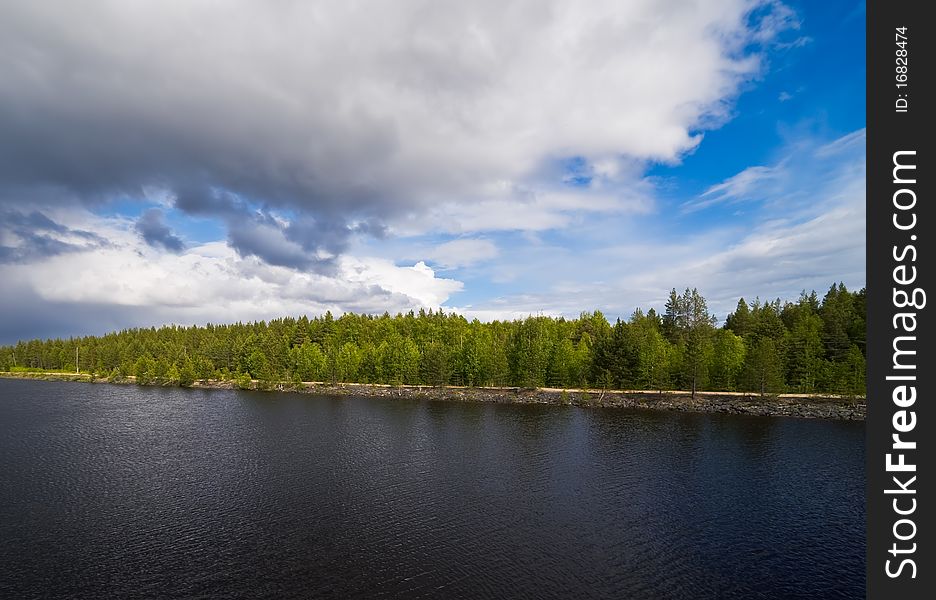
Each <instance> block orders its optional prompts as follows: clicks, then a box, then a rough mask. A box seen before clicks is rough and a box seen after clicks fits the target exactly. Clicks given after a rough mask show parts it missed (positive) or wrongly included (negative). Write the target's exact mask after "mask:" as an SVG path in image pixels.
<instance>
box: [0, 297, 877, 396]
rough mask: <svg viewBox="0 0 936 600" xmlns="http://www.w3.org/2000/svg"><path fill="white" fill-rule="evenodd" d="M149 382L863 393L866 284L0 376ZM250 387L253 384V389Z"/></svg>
mask: <svg viewBox="0 0 936 600" xmlns="http://www.w3.org/2000/svg"><path fill="white" fill-rule="evenodd" d="M76 347H77V348H78V349H79V352H78V359H79V362H80V364H79V365H77V368H79V369H81V370H82V371H84V372H90V373H93V374H95V375H96V376H98V377H102V378H120V377H124V376H128V375H132V376H135V377H136V378H137V382H138V383H141V384H159V385H181V386H190V385H192V384H193V383H194V382H195V381H198V380H208V379H219V380H232V381H236V382H241V383H242V384H245V385H246V383H249V382H250V380H251V379H255V380H259V381H260V382H261V385H267V384H273V383H278V382H300V381H324V382H348V383H352V382H353V383H385V384H394V385H400V384H421V385H436V386H438V385H466V386H519V387H556V388H572V387H597V388H607V389H612V388H613V389H646V390H671V389H682V390H690V391H692V392H695V391H696V390H717V391H745V392H754V393H781V392H799V393H834V394H847V395H862V394H864V392H865V290H864V289H862V290H861V291H858V292H850V291H848V290H847V289H846V288H845V286H844V285H843V284H841V283H839V284H837V285H832V286H831V287H830V288H829V290H828V292H827V293H826V294H825V296H824V297H823V298H822V300H821V301H820V300H819V298H818V296H817V294H816V292H812V293H809V294H807V293H805V292H803V293H802V294H801V295H800V297H799V299H798V300H797V301H795V302H791V301H787V302H781V300H780V299H776V300H774V301H769V302H762V301H760V300H758V299H756V300H754V301H753V302H752V303H750V304H749V303H748V302H746V301H745V300H744V299H743V298H741V299H740V300H739V301H738V304H737V307H736V308H735V311H734V312H732V313H731V314H729V315H728V317H727V319H726V320H725V323H724V325H723V326H722V327H720V328H718V327H716V319H715V317H714V316H713V315H712V314H711V313H710V312H709V310H708V307H707V305H706V301H705V298H703V297H702V295H701V294H699V292H698V290H695V289H692V290H690V289H686V290H685V291H684V292H683V293H681V294H680V293H678V292H677V291H676V290H675V289H673V290H672V291H671V292H670V295H669V299H668V301H667V303H666V307H665V310H664V313H663V314H657V313H656V311H654V310H653V309H650V310H648V311H647V312H646V313H644V312H643V311H642V310H640V309H637V310H635V311H634V313H633V314H632V315H631V316H630V318H629V319H627V320H626V321H624V320H620V319H618V320H616V321H615V322H614V323H613V324H612V323H610V322H609V321H608V320H607V319H606V318H605V317H604V315H603V314H602V313H601V312H600V311H593V312H590V313H589V312H583V313H582V314H581V315H580V316H579V318H577V319H565V318H562V317H559V318H553V317H542V316H536V317H534V316H530V317H528V318H526V319H521V320H514V321H492V322H490V323H482V322H480V321H478V320H473V321H468V320H467V319H466V318H465V317H464V316H461V315H458V314H454V313H452V314H445V313H443V312H442V311H435V312H433V311H425V310H420V311H418V312H413V311H410V312H408V313H406V314H398V315H396V316H390V315H389V314H386V313H385V314H383V315H380V316H375V315H359V314H352V313H347V314H344V315H342V316H341V317H339V318H335V317H334V316H333V315H332V314H331V313H326V314H325V315H322V316H320V317H315V318H312V319H309V318H308V317H305V316H303V317H300V318H298V319H296V318H283V319H275V320H272V321H269V322H264V321H260V322H255V323H235V324H231V325H211V324H209V325H206V326H193V327H177V326H167V327H161V328H158V329H157V328H155V327H152V328H148V329H147V328H141V329H127V330H124V331H121V332H119V333H111V334H107V335H104V336H88V337H82V338H69V339H50V340H31V341H21V342H19V343H17V344H16V345H15V346H4V347H0V370H3V371H9V370H11V369H38V370H66V371H74V370H75V369H76V365H75V355H76V352H75V351H76ZM245 382H246V383H245Z"/></svg>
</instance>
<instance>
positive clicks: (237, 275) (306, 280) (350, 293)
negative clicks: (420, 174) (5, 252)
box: [0, 213, 462, 341]
mask: <svg viewBox="0 0 936 600" xmlns="http://www.w3.org/2000/svg"><path fill="white" fill-rule="evenodd" d="M83 217H84V219H85V220H86V223H85V224H86V225H87V224H89V223H90V224H91V225H92V226H93V227H94V228H95V231H96V232H97V233H96V234H93V235H100V236H106V238H107V239H108V240H111V241H110V243H109V244H106V245H101V244H96V245H88V246H86V247H84V248H81V249H75V250H74V251H72V252H68V253H50V254H48V255H46V256H44V257H43V258H42V259H41V260H34V261H32V262H30V263H29V264H25V263H22V262H20V263H17V264H7V265H4V266H3V268H2V271H0V273H2V276H3V280H4V294H3V296H4V299H3V303H2V304H3V305H4V306H5V309H6V311H7V312H5V313H4V314H5V316H4V318H3V319H0V340H3V341H15V339H17V337H18V336H21V335H28V336H30V337H31V336H34V335H36V331H43V330H45V328H46V327H47V326H48V323H57V322H58V321H60V319H57V317H56V313H57V312H60V311H61V310H62V307H64V306H72V307H76V310H80V312H81V314H82V315H84V317H85V319H87V320H86V321H85V322H77V321H76V322H71V323H66V324H64V325H62V326H63V327H65V328H66V329H65V332H67V333H103V331H101V329H100V328H101V327H103V326H107V325H109V324H111V323H112V322H116V323H119V326H120V327H127V326H149V325H153V324H158V323H170V322H171V323H181V324H192V323H205V322H209V321H210V322H233V321H237V320H249V319H270V318H278V317H282V316H284V315H300V314H319V313H322V312H324V311H326V310H331V311H332V312H334V313H343V312H346V311H352V312H367V313H382V312H384V311H391V312H396V311H406V310H410V309H418V308H433V309H437V308H439V307H440V306H441V305H443V304H444V303H445V301H446V300H447V299H448V298H449V297H450V296H451V295H452V294H454V293H456V292H458V291H460V290H461V289H462V284H461V282H459V281H456V280H453V279H446V278H440V277H437V276H436V274H435V272H434V271H433V269H431V268H430V267H428V266H427V265H426V264H425V263H422V262H417V263H415V264H411V265H409V266H406V265H404V266H398V265H396V264H394V263H393V262H391V261H389V260H387V259H384V258H378V257H367V256H360V257H352V256H342V257H339V258H337V259H336V261H335V267H334V274H333V275H324V274H321V273H317V272H313V271H308V272H302V271H297V270H295V269H292V268H288V267H284V266H274V265H270V264H268V263H266V262H264V261H260V260H258V259H257V258H255V257H246V258H245V257H242V256H241V255H240V254H238V252H237V251H236V250H234V249H233V248H231V247H230V246H229V245H228V244H226V243H224V242H223V241H218V242H210V243H205V244H199V245H194V246H192V247H189V248H187V249H184V250H182V251H180V252H177V253H171V252H165V251H162V249H161V248H154V247H153V246H151V245H150V244H148V243H146V242H145V241H143V240H142V239H141V237H140V236H139V234H138V233H137V231H136V224H135V223H134V222H130V221H127V220H124V219H101V218H97V217H94V216H92V215H88V214H87V213H84V215H83ZM61 227H62V228H63V229H64V230H65V231H73V230H71V229H68V228H66V227H64V226H61ZM26 299H28V302H27V300H26ZM115 315H119V318H116V319H115ZM44 319H48V321H47V323H46V325H41V324H42V323H43V321H44ZM37 324H38V325H37ZM27 325H28V327H27ZM37 327H38V329H37ZM62 333H63V331H62V330H61V329H60V330H59V331H58V332H57V333H56V335H62Z"/></svg>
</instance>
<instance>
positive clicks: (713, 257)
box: [0, 0, 865, 343]
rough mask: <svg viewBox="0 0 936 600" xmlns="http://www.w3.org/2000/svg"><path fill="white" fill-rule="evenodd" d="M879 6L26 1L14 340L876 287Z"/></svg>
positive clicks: (15, 201) (11, 220)
mask: <svg viewBox="0 0 936 600" xmlns="http://www.w3.org/2000/svg"><path fill="white" fill-rule="evenodd" d="M864 28H865V9H864V2H853V1H852V2H839V1H829V2H777V1H766V2H765V1H757V0H755V1H742V0H717V1H709V0H697V1H694V2H693V1H679V0H672V1H666V2H660V1H658V0H633V1H627V2H622V1H621V0H609V1H604V0H594V1H590V2H580V1H578V0H530V1H514V0H497V1H486V0H478V1H474V2H437V1H429V0H398V1H395V2H382V1H379V0H362V1H360V2H354V3H335V2H313V1H310V2H295V1H290V0H276V1H260V0H232V1H230V2H225V3H219V2H215V1H207V0H164V1H162V2H156V3H154V2H143V1H142V0H140V1H137V0H120V1H118V0H109V1H104V0H89V1H88V2H83V3H80V6H79V5H78V4H76V3H73V2H69V1H61V2H56V1H44V2H2V3H0V282H2V292H0V343H11V342H15V341H16V340H19V339H31V338H36V337H40V338H45V337H65V336H71V335H85V334H103V333H107V332H109V331H114V330H119V329H124V328H128V327H140V326H146V327H148V326H159V325H163V324H169V323H175V324H181V325H191V324H204V323H207V322H212V323H224V322H235V321H251V320H257V319H270V318H279V317H284V316H299V315H303V314H305V315H309V316H313V315H318V314H322V313H324V312H325V311H326V310H330V311H331V312H332V313H333V314H336V315H337V314H340V313H343V312H348V311H350V312H366V313H377V314H382V313H383V312H385V311H387V312H390V313H391V314H395V313H396V312H400V311H408V310H411V309H417V310H418V309H419V308H429V309H439V308H441V309H443V310H445V311H447V312H448V311H455V312H458V313H462V314H464V315H465V316H466V317H468V318H469V319H471V318H478V319H481V320H483V321H487V320H492V319H511V318H522V317H526V316H528V315H538V314H543V315H557V316H558V315H564V316H566V317H575V316H577V315H579V314H580V313H581V312H582V311H592V310H595V309H598V310H601V311H602V312H604V313H605V315H606V316H608V317H609V318H610V319H612V320H613V319H616V318H619V317H620V318H625V319H626V318H627V317H628V316H629V315H630V314H631V313H632V312H633V311H634V309H635V308H638V307H640V308H642V309H644V310H646V309H648V308H650V307H654V308H656V309H657V310H660V309H662V307H663V305H664V303H665V301H666V298H667V296H668V294H669V291H670V290H671V289H672V288H676V289H678V290H680V291H681V290H683V289H685V288H687V287H688V288H698V290H699V291H700V292H701V293H702V294H703V296H705V298H706V299H707V300H708V305H709V308H710V309H711V310H712V312H714V313H715V315H716V316H717V317H718V318H719V319H720V320H722V319H724V318H725V316H726V315H727V314H728V313H729V312H730V311H731V310H733V309H734V307H735V305H736V303H737V301H738V298H739V297H742V296H743V297H745V298H747V299H748V300H751V299H753V298H755V297H760V298H762V299H773V298H778V297H779V298H781V299H784V300H795V299H796V298H797V297H798V296H799V294H800V292H801V291H803V290H806V291H809V290H816V291H818V292H819V294H820V297H821V295H822V294H823V293H824V292H825V291H826V290H827V289H828V287H829V286H830V285H831V284H832V283H834V282H839V281H841V282H843V283H845V285H846V286H848V287H849V289H860V288H861V287H864V285H865V275H864V264H865V129H864V128H865V39H864V31H865V29H864Z"/></svg>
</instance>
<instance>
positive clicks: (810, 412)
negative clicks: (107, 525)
mask: <svg viewBox="0 0 936 600" xmlns="http://www.w3.org/2000/svg"><path fill="white" fill-rule="evenodd" d="M0 378H4V379H34V380H40V381H80V382H85V383H112V384H118V385H136V382H135V381H134V378H133V377H132V376H128V377H124V378H122V379H121V380H113V381H111V380H108V379H105V378H92V377H91V376H90V375H89V374H87V373H80V374H79V373H55V372H47V373H20V372H0ZM145 387H177V386H169V385H160V384H153V385H152V386H145ZM190 387H192V388H196V389H241V388H239V387H238V386H237V384H236V383H235V382H234V381H218V380H207V381H196V382H195V383H194V384H193V385H192V386H190ZM251 389H253V390H260V391H279V392H298V393H304V394H319V395H331V396H363V397H368V398H388V399H389V398H396V399H401V398H404V399H414V400H438V401H446V402H479V403H499V404H547V405H556V406H581V407H587V408H640V409H646V410H668V411H680V412H696V413H723V414H737V415H756V416H767V417H800V418H815V419H836V420H845V421H863V420H865V415H866V404H865V401H864V398H852V397H843V396H834V395H828V394H827V395H822V394H773V395H764V396H761V395H759V394H750V393H744V392H696V397H695V398H694V399H693V398H692V394H691V393H690V392H686V391H662V392H660V391H647V390H601V389H577V388H576V389H555V388H517V387H458V386H445V387H433V386H416V385H400V386H396V385H388V384H379V383H335V384H332V383H319V382H303V383H275V384H269V385H264V386H261V385H259V382H258V381H257V380H253V381H252V382H251Z"/></svg>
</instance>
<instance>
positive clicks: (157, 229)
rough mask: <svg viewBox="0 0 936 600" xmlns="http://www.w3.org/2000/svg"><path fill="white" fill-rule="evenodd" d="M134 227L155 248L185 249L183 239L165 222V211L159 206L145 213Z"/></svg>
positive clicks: (177, 250) (175, 250)
mask: <svg viewBox="0 0 936 600" xmlns="http://www.w3.org/2000/svg"><path fill="white" fill-rule="evenodd" d="M133 227H134V229H135V230H136V232H137V233H139V234H140V237H142V238H143V241H145V242H146V243H147V244H149V245H150V246H152V247H154V248H163V249H165V250H168V251H170V252H182V251H183V250H185V244H184V243H183V242H182V240H181V239H180V238H179V237H178V236H176V235H175V234H173V233H172V230H171V229H169V226H168V225H166V224H165V223H164V222H163V213H162V211H161V210H159V209H158V208H151V209H150V210H148V211H146V212H145V213H143V214H142V215H141V216H140V218H139V220H137V222H136V224H135V225H134V226H133Z"/></svg>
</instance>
